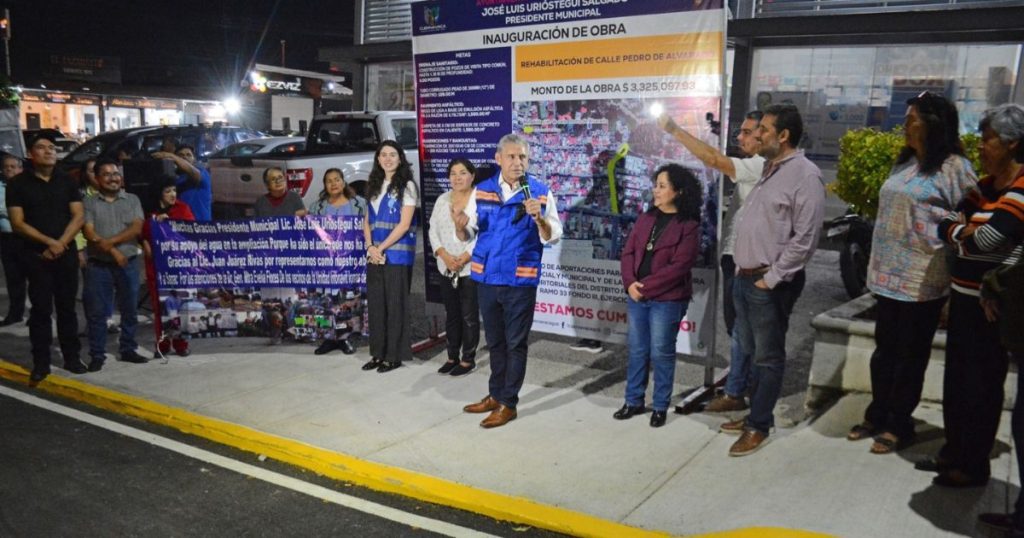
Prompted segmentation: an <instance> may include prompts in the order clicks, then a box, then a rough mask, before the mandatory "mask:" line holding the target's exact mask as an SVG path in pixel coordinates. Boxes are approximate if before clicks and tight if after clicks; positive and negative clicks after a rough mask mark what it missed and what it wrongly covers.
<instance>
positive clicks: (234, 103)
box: [224, 97, 242, 114]
mask: <svg viewBox="0 0 1024 538" xmlns="http://www.w3.org/2000/svg"><path fill="white" fill-rule="evenodd" d="M224 110H226V111H227V113H228V114H238V113H239V112H240V111H241V110H242V103H240V102H239V101H238V99H237V98H235V97H228V98H227V99H225V100H224Z"/></svg>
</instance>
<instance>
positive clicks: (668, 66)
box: [412, 0, 725, 355]
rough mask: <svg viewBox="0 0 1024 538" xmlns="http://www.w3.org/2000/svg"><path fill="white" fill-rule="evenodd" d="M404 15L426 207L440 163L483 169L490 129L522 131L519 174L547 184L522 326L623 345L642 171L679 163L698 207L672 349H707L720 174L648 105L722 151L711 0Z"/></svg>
mask: <svg viewBox="0 0 1024 538" xmlns="http://www.w3.org/2000/svg"><path fill="white" fill-rule="evenodd" d="M467 5H471V6H472V7H468V6H467ZM412 18H413V36H414V39H413V51H414V62H415V70H416V82H417V84H416V92H417V110H418V115H419V122H420V130H421V133H422V136H421V139H420V144H421V148H420V152H421V173H422V183H423V186H424V188H423V193H424V206H423V207H424V213H425V215H426V216H429V215H430V211H431V210H432V205H433V201H434V200H435V199H436V198H437V196H438V195H439V194H440V193H442V192H444V191H446V190H448V189H449V188H450V187H449V185H448V178H447V176H446V166H447V164H448V162H449V161H450V160H451V159H453V158H456V157H467V158H469V159H470V160H472V161H473V163H474V164H476V165H477V166H478V167H479V166H481V165H489V166H493V165H494V154H495V150H496V147H495V146H496V143H497V141H498V140H499V139H500V138H501V137H502V136H503V135H505V134H508V133H510V132H515V133H517V134H519V135H521V136H524V137H525V138H526V139H527V140H528V141H529V143H530V167H529V171H530V172H531V173H532V174H534V175H536V176H537V177H538V178H539V179H540V180H541V181H543V182H545V183H547V185H548V187H549V188H550V189H551V191H552V192H553V193H554V194H555V195H556V197H557V200H558V210H559V215H560V217H561V220H562V225H563V227H564V236H563V238H562V240H561V241H559V242H558V243H556V244H554V245H551V246H548V247H546V248H545V249H544V258H543V266H542V270H541V283H540V287H539V289H538V293H537V306H536V309H535V312H534V325H533V329H534V330H539V331H543V332H548V333H553V334H560V335H567V336H576V337H580V338H593V339H597V340H601V341H604V342H620V343H621V342H625V340H626V335H627V332H628V330H627V329H628V328H627V322H626V297H627V296H626V293H625V290H624V289H623V287H622V282H621V276H620V274H621V271H620V269H619V261H618V260H619V257H620V255H621V251H622V248H623V246H624V244H625V241H626V238H627V237H628V235H629V232H630V230H631V229H632V225H633V223H634V222H635V221H636V218H637V215H638V214H639V213H641V212H643V211H645V210H647V209H648V207H649V204H650V201H651V175H652V174H653V172H654V171H655V170H656V169H657V168H658V167H659V166H661V165H662V164H666V163H669V162H675V163H680V164H682V165H683V166H686V167H687V168H689V169H691V170H692V171H693V172H694V173H695V175H696V176H697V177H698V178H700V180H701V182H702V184H703V187H704V203H703V211H702V213H703V215H702V219H701V220H702V230H701V233H702V236H701V255H700V257H699V259H698V262H697V266H696V267H695V268H694V270H693V287H694V296H693V299H692V300H691V304H690V308H689V310H688V312H687V317H686V318H685V319H684V320H683V322H682V323H681V325H680V337H679V338H678V339H677V351H679V352H681V353H687V354H692V355H704V354H706V352H707V349H706V347H707V345H708V343H709V342H710V340H711V339H712V338H713V330H714V327H713V325H714V322H713V320H714V315H713V312H711V311H710V310H709V309H710V308H711V304H709V297H708V294H709V290H711V289H712V287H713V284H714V280H715V267H716V264H717V261H716V259H715V258H716V252H717V235H718V231H717V222H718V192H719V186H718V181H719V176H718V175H717V173H715V172H713V171H712V170H710V169H707V168H705V167H704V165H703V164H702V163H701V162H700V161H698V160H697V159H696V158H695V157H693V155H692V154H690V153H689V152H687V151H686V150H685V149H684V148H683V147H682V146H681V145H679V144H678V143H676V142H674V141H673V140H672V138H671V137H670V136H669V135H668V134H667V133H665V132H664V131H663V130H662V129H661V128H659V127H658V124H657V121H656V112H657V110H659V109H661V110H664V111H665V112H667V113H668V114H669V115H670V116H671V117H672V118H673V119H674V120H675V121H676V123H678V124H679V125H680V126H681V127H683V128H684V129H687V130H688V131H690V132H691V133H695V134H698V135H699V136H700V138H701V139H703V140H704V141H706V142H708V143H709V144H711V145H712V146H715V147H720V140H719V135H718V129H717V123H718V120H719V119H720V118H719V114H720V110H721V105H722V92H723V85H722V76H723V70H724V53H725V49H724V47H725V44H724V35H725V12H724V9H723V7H722V1H721V0H692V1H679V0H674V1H670V0H648V1H644V2H637V1H626V0H564V1H558V2H552V1H543V0H537V1H530V0H521V1H515V0H510V1H500V2H499V1H494V0H476V2H475V3H473V2H462V1H457V0H432V1H425V2H416V3H413V4H412ZM713 124H714V125H713ZM494 171H496V170H495V169H491V171H490V173H487V174H486V176H481V174H479V173H478V178H480V177H488V176H490V175H491V174H493V173H494ZM424 250H425V252H426V253H427V257H428V259H427V261H426V267H427V275H428V294H427V297H428V299H429V300H437V299H436V298H437V297H439V294H438V293H436V291H434V292H433V293H432V292H431V291H432V290H431V289H430V287H431V286H436V285H437V284H438V282H439V275H437V271H436V268H435V269H433V270H431V268H434V267H436V266H435V265H434V261H433V260H432V259H431V257H430V253H431V252H432V249H431V248H429V247H428V248H426V249H424ZM704 320H708V321H707V323H704Z"/></svg>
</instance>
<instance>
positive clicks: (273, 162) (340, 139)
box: [209, 112, 419, 218]
mask: <svg viewBox="0 0 1024 538" xmlns="http://www.w3.org/2000/svg"><path fill="white" fill-rule="evenodd" d="M416 135H417V131H416V113H415V112H335V113H330V114H327V115H325V116H318V117H316V118H313V122H312V124H311V125H310V128H309V133H308V134H307V136H306V149H305V150H303V151H302V152H300V153H293V154H289V155H266V156H264V155H245V156H235V157H223V158H216V157H214V158H211V159H210V161H209V167H210V180H211V181H212V183H213V211H214V217H215V218H240V217H244V216H247V215H251V214H252V207H253V203H254V202H255V201H256V198H258V197H259V196H261V195H264V194H266V192H267V190H266V187H265V186H264V185H263V171H264V170H265V169H267V168H269V167H271V166H277V167H280V168H281V169H283V170H284V172H285V178H287V180H288V188H289V189H291V190H293V191H295V192H297V193H299V195H300V196H302V199H303V201H304V202H305V203H306V207H309V206H310V205H311V204H312V203H313V202H314V201H316V199H317V197H318V196H319V194H320V191H321V190H322V189H323V177H324V172H326V171H327V170H328V169H329V168H339V169H341V171H342V173H344V174H345V180H346V182H348V184H349V185H351V186H352V188H353V189H355V190H356V192H358V193H360V194H363V193H364V192H365V191H366V180H367V178H368V177H369V175H370V169H371V168H372V166H373V154H374V152H375V151H376V149H377V145H378V144H379V143H380V142H381V141H382V140H395V141H396V142H398V144H399V145H400V146H402V148H404V149H405V155H406V158H408V159H409V162H410V163H411V164H412V166H413V172H414V173H415V177H417V178H418V177H419V153H418V149H417V147H418V140H417V136H416Z"/></svg>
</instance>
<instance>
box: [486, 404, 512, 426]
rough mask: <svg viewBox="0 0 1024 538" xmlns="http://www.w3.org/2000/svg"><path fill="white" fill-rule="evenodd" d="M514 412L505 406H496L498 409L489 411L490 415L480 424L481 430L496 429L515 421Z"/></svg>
mask: <svg viewBox="0 0 1024 538" xmlns="http://www.w3.org/2000/svg"><path fill="white" fill-rule="evenodd" d="M516 416H518V415H517V414H516V410H515V409H514V408H512V407H508V406H506V405H500V404H499V405H498V408H497V409H495V410H494V411H491V414H490V415H487V418H485V419H484V420H483V422H481V423H480V427H481V428H497V427H498V426H504V425H506V424H508V423H509V422H511V421H513V420H515V419H516Z"/></svg>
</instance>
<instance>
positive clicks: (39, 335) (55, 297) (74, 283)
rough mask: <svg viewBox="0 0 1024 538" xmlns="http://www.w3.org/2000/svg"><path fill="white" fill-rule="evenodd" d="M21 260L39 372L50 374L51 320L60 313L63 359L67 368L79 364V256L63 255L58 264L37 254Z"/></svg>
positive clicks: (34, 361)
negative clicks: (24, 269)
mask: <svg viewBox="0 0 1024 538" xmlns="http://www.w3.org/2000/svg"><path fill="white" fill-rule="evenodd" d="M22 260H23V261H24V263H25V268H26V269H27V271H28V298H29V300H30V301H31V302H32V311H31V314H30V315H29V318H28V337H29V341H31V342H32V361H33V363H34V369H35V370H36V371H42V372H48V371H49V370H50V344H51V343H52V342H53V329H52V328H51V325H50V324H51V321H50V317H51V316H52V315H53V313H54V312H56V313H57V339H58V341H59V342H60V350H61V353H62V354H63V355H64V364H65V365H67V364H69V363H74V362H78V361H79V360H80V359H79V351H80V350H81V347H82V345H81V343H80V342H79V341H78V314H76V313H75V298H76V297H77V296H78V253H77V252H75V250H74V249H69V250H67V251H65V252H64V255H63V256H61V257H60V258H58V259H56V260H52V261H51V260H44V259H43V258H42V257H41V256H40V255H39V254H38V253H35V252H28V251H25V252H24V256H23V257H22Z"/></svg>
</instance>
